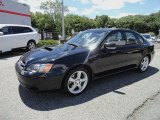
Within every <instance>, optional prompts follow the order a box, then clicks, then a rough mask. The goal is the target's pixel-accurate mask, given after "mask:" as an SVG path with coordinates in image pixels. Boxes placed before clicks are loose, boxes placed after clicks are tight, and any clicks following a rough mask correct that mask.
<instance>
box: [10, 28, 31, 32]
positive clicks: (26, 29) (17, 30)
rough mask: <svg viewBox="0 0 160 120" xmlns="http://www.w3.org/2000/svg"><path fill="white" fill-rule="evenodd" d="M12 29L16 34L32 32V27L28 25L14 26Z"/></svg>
mask: <svg viewBox="0 0 160 120" xmlns="http://www.w3.org/2000/svg"><path fill="white" fill-rule="evenodd" d="M12 29H13V33H14V34H19V33H28V32H32V29H30V28H28V27H13V28H12Z"/></svg>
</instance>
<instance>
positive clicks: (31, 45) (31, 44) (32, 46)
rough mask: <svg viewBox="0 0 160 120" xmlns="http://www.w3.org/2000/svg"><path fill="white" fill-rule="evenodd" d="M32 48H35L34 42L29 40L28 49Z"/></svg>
mask: <svg viewBox="0 0 160 120" xmlns="http://www.w3.org/2000/svg"><path fill="white" fill-rule="evenodd" d="M34 49H35V44H34V43H32V42H31V43H30V44H29V50H34Z"/></svg>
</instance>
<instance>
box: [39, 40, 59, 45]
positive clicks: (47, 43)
mask: <svg viewBox="0 0 160 120" xmlns="http://www.w3.org/2000/svg"><path fill="white" fill-rule="evenodd" d="M58 44H59V42H58V41H57V40H41V41H40V42H39V43H38V45H37V46H38V47H45V46H54V45H58Z"/></svg>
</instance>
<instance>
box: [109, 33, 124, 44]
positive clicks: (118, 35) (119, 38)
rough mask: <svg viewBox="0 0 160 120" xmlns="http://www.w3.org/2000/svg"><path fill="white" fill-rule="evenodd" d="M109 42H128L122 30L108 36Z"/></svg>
mask: <svg viewBox="0 0 160 120" xmlns="http://www.w3.org/2000/svg"><path fill="white" fill-rule="evenodd" d="M107 42H108V43H114V44H116V45H125V44H126V41H125V40H123V37H122V34H121V32H115V33H113V34H111V35H110V36H109V37H108V39H107Z"/></svg>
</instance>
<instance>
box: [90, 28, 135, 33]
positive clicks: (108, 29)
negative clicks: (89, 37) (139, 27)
mask: <svg viewBox="0 0 160 120" xmlns="http://www.w3.org/2000/svg"><path fill="white" fill-rule="evenodd" d="M89 30H91V31H92V30H93V31H102V32H112V31H115V30H122V31H131V32H136V31H133V30H130V29H122V28H96V29H89ZM136 33H137V32H136Z"/></svg>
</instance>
